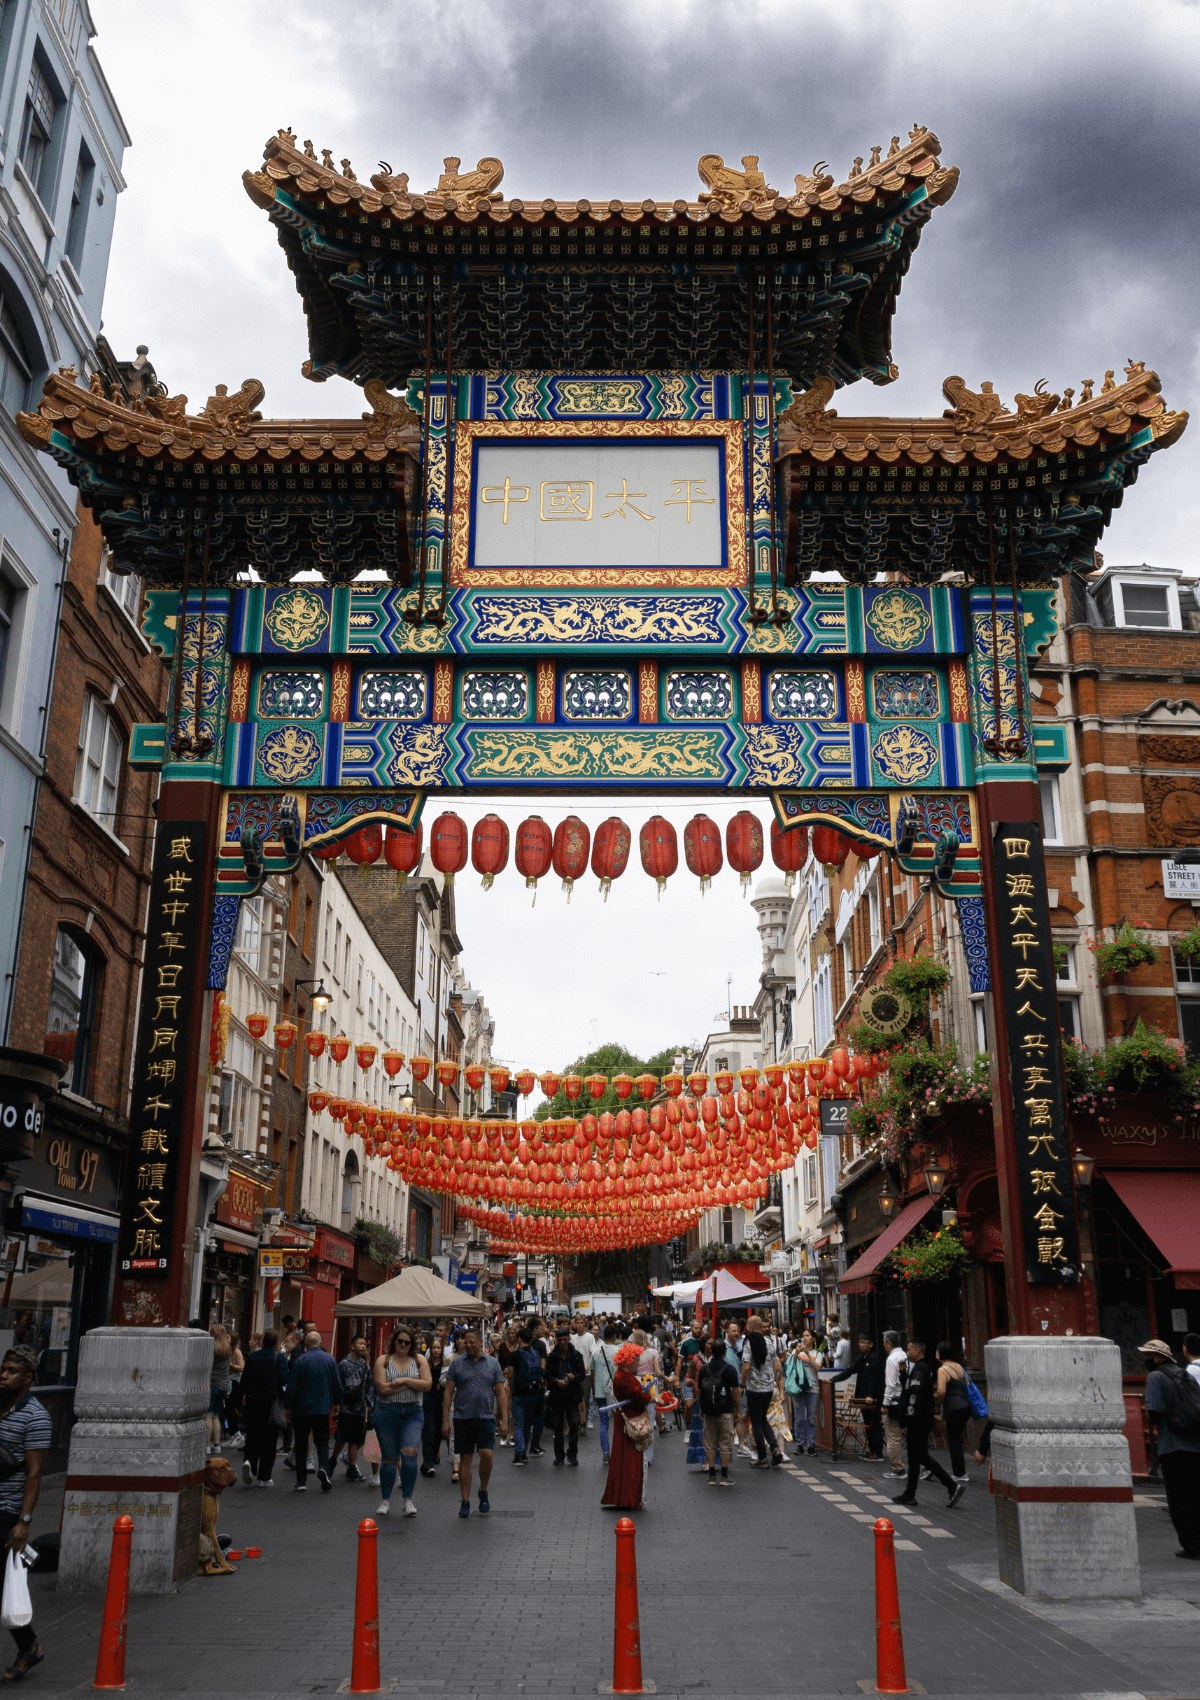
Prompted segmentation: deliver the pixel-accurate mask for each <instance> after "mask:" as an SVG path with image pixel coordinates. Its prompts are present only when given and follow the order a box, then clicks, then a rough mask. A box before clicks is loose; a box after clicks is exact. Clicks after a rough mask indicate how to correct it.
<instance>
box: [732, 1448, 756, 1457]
mask: <svg viewBox="0 0 1200 1700" xmlns="http://www.w3.org/2000/svg"><path fill="white" fill-rule="evenodd" d="M737 1456H738V1457H739V1458H756V1457H757V1456H758V1454H757V1453H756V1452H751V1450H750V1448H749V1447H748V1446H739V1447H738V1449H737Z"/></svg>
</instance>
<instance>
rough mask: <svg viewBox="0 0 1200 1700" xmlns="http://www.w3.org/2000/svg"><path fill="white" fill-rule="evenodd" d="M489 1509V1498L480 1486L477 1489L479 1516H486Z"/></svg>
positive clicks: (490, 1503) (490, 1504) (490, 1505)
mask: <svg viewBox="0 0 1200 1700" xmlns="http://www.w3.org/2000/svg"><path fill="white" fill-rule="evenodd" d="M491 1509H492V1502H491V1500H490V1499H489V1498H488V1496H487V1494H486V1493H484V1491H483V1489H482V1488H480V1490H479V1515H480V1516H481V1517H486V1516H487V1514H488V1512H489V1511H490V1510H491Z"/></svg>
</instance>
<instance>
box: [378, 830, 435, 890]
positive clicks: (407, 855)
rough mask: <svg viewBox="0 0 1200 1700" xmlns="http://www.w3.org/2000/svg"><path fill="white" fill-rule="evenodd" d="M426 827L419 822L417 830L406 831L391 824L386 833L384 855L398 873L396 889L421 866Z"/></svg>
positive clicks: (390, 866)
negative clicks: (422, 843)
mask: <svg viewBox="0 0 1200 1700" xmlns="http://www.w3.org/2000/svg"><path fill="white" fill-rule="evenodd" d="M424 832H425V829H424V828H423V827H422V826H421V825H420V823H418V825H417V829H416V831H415V832H405V831H404V830H403V828H401V827H396V826H390V827H389V828H388V829H387V832H386V834H385V835H384V840H383V855H384V860H385V861H386V862H387V865H388V867H389V868H391V869H392V870H393V871H394V872H395V875H396V889H397V891H399V889H400V888H401V886H405V885H407V884H408V876H409V874H415V873H416V871H417V869H418V868H419V867H420V866H421V842H422V839H423V838H424Z"/></svg>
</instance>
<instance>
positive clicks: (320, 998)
mask: <svg viewBox="0 0 1200 1700" xmlns="http://www.w3.org/2000/svg"><path fill="white" fill-rule="evenodd" d="M301 986H315V987H316V988H317V989H316V991H315V992H312V993H311V994H310V996H309V1000H308V1001H309V1003H310V1004H311V1005H312V1006H313V1008H314V1009H315V1010H316V1012H317V1014H318V1015H323V1014H324V1012H325V1011H326V1010H327V1009H328V1008H329V1006H330V1004H331V1003H332V1002H333V997H332V995H331V994H330V993H329V992H327V991H326V990H325V982H324V980H297V981H296V990H297V991H299V990H300V988H301Z"/></svg>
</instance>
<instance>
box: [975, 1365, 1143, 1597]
mask: <svg viewBox="0 0 1200 1700" xmlns="http://www.w3.org/2000/svg"><path fill="white" fill-rule="evenodd" d="M984 1359H985V1363H986V1367H987V1382H988V1388H987V1395H988V1406H989V1408H990V1411H991V1416H992V1421H993V1422H994V1424H995V1428H994V1430H993V1432H992V1485H993V1490H994V1493H995V1498H996V1536H997V1543H998V1546H999V1564H1000V1580H1001V1581H1002V1582H1006V1583H1007V1584H1008V1586H1009V1587H1010V1588H1015V1589H1016V1590H1017V1592H1018V1593H1022V1594H1027V1595H1029V1596H1030V1598H1032V1599H1041V1600H1074V1599H1136V1598H1138V1597H1139V1596H1140V1595H1141V1591H1142V1583H1141V1571H1140V1568H1139V1565H1138V1544H1137V1530H1136V1528H1135V1526H1134V1519H1133V1481H1132V1478H1131V1476H1130V1473H1129V1447H1128V1445H1127V1443H1126V1440H1125V1435H1124V1428H1125V1402H1124V1398H1123V1396H1122V1390H1121V1354H1120V1352H1119V1351H1118V1350H1117V1347H1116V1346H1115V1345H1114V1344H1113V1342H1112V1341H1111V1340H1097V1339H1093V1338H1088V1337H1080V1336H1078V1335H1069V1336H1065V1337H1064V1336H1059V1337H1051V1338H1048V1339H1047V1338H1042V1337H1039V1336H1029V1335H1008V1336H1003V1337H1001V1338H1000V1339H997V1340H991V1341H989V1342H988V1344H987V1346H986V1347H985V1350H984Z"/></svg>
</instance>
